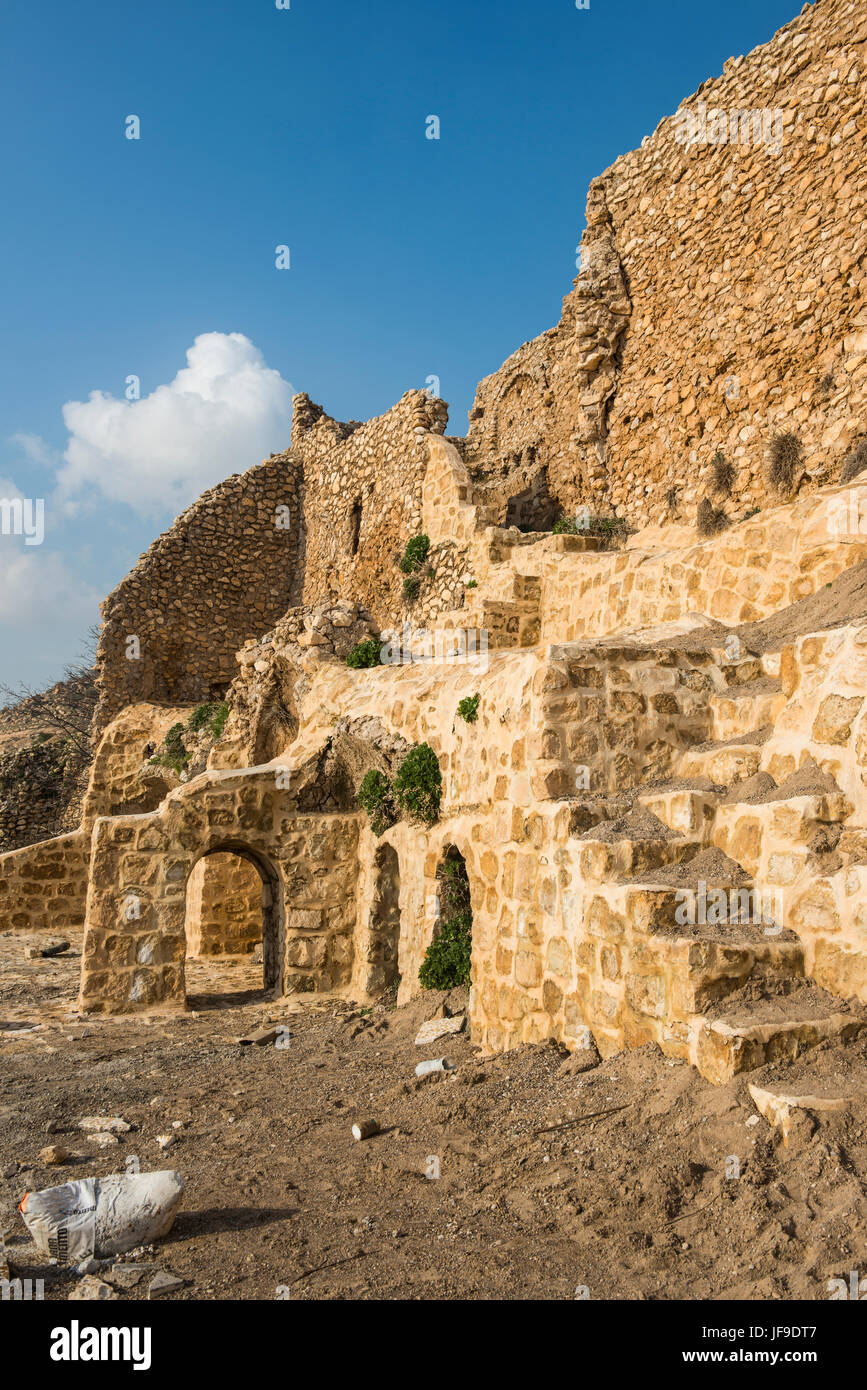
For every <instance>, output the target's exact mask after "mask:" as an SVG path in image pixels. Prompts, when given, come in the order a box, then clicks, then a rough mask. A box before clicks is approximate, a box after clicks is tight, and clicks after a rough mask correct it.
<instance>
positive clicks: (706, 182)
mask: <svg viewBox="0 0 867 1390" xmlns="http://www.w3.org/2000/svg"><path fill="white" fill-rule="evenodd" d="M752 113H757V116H758V122H757V123H756V117H755V116H754V115H753V114H752ZM865 123H867V14H865V12H864V8H863V5H861V4H858V3H855V2H854V0H819V3H816V4H813V5H808V6H805V7H804V9H803V10H802V12H801V13H800V14H799V15H798V16H797V17H796V18H795V19H793V20H792V21H791V23H789V24H787V25H785V26H784V27H783V28H782V29H780V30H779V32H778V33H777V34H776V35H775V36H774V37H773V38H772V39H771V41H770V42H769V43H767V44H764V45H763V46H761V47H760V48H757V49H755V50H754V51H753V52H752V53H750V54H748V55H747V56H745V57H739V58H731V59H729V60H728V62H726V63H725V65H724V68H723V72H722V74H721V75H720V76H719V77H716V78H714V79H711V80H708V81H707V82H704V83H702V85H701V87H700V88H699V89H698V91H697V92H696V93H695V94H694V95H693V96H691V97H689V98H687V99H686V100H685V101H684V102H683V103H682V104H681V106H680V108H679V109H678V112H677V113H676V114H675V115H673V116H670V117H667V118H666V119H665V120H663V121H662V122H661V123H660V125H659V126H658V127H657V129H656V131H655V132H654V133H653V134H652V135H650V136H648V137H647V138H645V139H644V140H643V141H642V144H641V146H640V148H638V149H636V150H633V151H631V152H630V153H628V154H625V155H623V156H622V157H621V158H619V159H617V160H616V161H615V163H614V164H612V165H611V167H610V168H609V169H607V170H606V171H605V172H604V173H603V174H601V175H600V176H599V178H597V179H596V180H595V181H594V182H593V184H592V185H591V188H590V192H589V196H588V203H587V227H586V231H585V234H584V237H583V239H582V243H581V248H582V266H583V268H582V269H581V271H580V273H579V275H578V276H577V278H576V280H575V285H574V289H573V290H572V291H571V292H570V293H569V294H568V295H567V296H566V299H565V300H564V305H563V316H562V318H561V320H560V323H559V324H558V325H557V326H556V327H555V328H552V329H549V330H548V331H547V332H546V333H543V334H542V335H541V337H539V338H536V339H534V340H533V341H532V342H530V343H526V344H524V346H523V347H521V348H520V349H519V350H518V351H517V352H516V353H514V354H513V355H512V356H511V357H510V358H509V359H508V361H507V362H505V363H504V364H503V366H502V367H501V368H500V369H499V370H498V371H497V372H495V373H494V374H493V375H492V376H489V377H487V378H486V379H485V380H484V381H482V382H481V383H480V385H479V388H478V391H477V394H476V399H475V403H474V406H473V409H472V410H471V412H470V428H469V433H468V436H467V440H466V451H465V452H466V459H467V463H468V466H469V467H470V470H471V472H472V473H473V476H474V478H476V479H477V480H478V481H479V483H480V485H481V486H482V488H483V490H484V493H485V495H486V497H487V499H488V501H489V502H490V504H491V505H492V506H493V507H494V508H495V509H496V511H497V515H496V520H497V521H498V522H499V523H500V524H504V523H505V522H506V519H507V518H506V507H507V502H508V499H509V497H510V496H515V495H516V494H519V493H521V492H523V491H525V490H526V489H528V488H529V487H530V486H531V484H532V483H533V482H534V480H535V479H536V477H537V475H538V474H539V472H540V471H541V470H545V472H546V474H547V484H548V486H549V488H550V490H551V493H552V494H553V495H554V497H555V498H556V500H557V502H558V504H559V506H560V507H561V508H562V509H563V510H564V511H565V512H567V513H572V512H574V511H575V510H576V509H577V508H578V507H579V506H582V505H585V504H586V505H589V506H590V508H591V509H592V510H593V511H594V512H598V513H603V514H606V513H610V512H612V511H613V512H615V513H616V514H617V515H619V516H623V517H626V518H628V519H629V520H630V521H631V522H633V523H634V524H635V525H639V526H640V525H644V524H647V523H648V522H654V523H658V522H661V521H663V520H665V519H671V517H672V516H677V517H680V518H683V519H688V520H689V521H693V520H694V517H695V509H696V506H697V504H698V502H699V500H700V499H701V498H702V497H704V496H712V497H713V500H714V502H715V504H717V505H720V506H722V507H724V508H725V510H726V511H727V512H728V513H729V514H730V515H732V516H743V515H744V514H745V512H746V511H747V510H748V509H749V508H751V507H756V506H766V505H768V504H772V503H773V502H774V501H777V500H780V499H779V497H778V496H777V495H776V494H774V493H773V492H771V491H770V490H769V486H768V483H767V480H766V477H765V463H766V456H767V450H768V445H769V443H770V441H771V439H772V438H773V436H774V435H776V434H778V433H780V432H789V431H791V432H793V433H794V434H796V435H797V437H798V439H799V441H800V444H801V446H802V450H803V462H804V469H805V473H804V478H803V483H802V484H801V485H802V487H804V488H805V489H807V490H812V489H813V488H815V487H816V486H817V485H818V484H819V483H820V482H822V481H827V480H828V479H829V478H833V477H834V476H835V472H834V470H835V469H836V468H837V466H838V465H839V463H840V461H841V460H842V458H843V457H844V455H845V454H846V452H847V450H848V448H849V447H850V446H851V444H852V442H853V441H854V440H855V439H857V438H859V437H863V436H864V435H865V434H867V309H865V303H864V300H865V286H867V278H865V277H867V239H865V226H867V163H865V161H864V158H863V131H864V128H865ZM717 452H722V454H723V455H724V456H725V457H726V459H727V460H728V461H729V462H730V463H731V464H732V465H733V467H734V469H735V471H736V480H735V483H734V486H733V488H732V493H731V496H730V497H726V496H724V495H717V496H715V495H714V490H713V486H712V478H711V473H712V469H711V464H712V460H713V458H714V456H715V455H716V454H717ZM797 481H798V479H797V477H796V484H797Z"/></svg>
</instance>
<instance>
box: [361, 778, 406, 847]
mask: <svg viewBox="0 0 867 1390" xmlns="http://www.w3.org/2000/svg"><path fill="white" fill-rule="evenodd" d="M357 797H358V804H359V806H361V808H362V809H363V810H365V811H366V812H367V814H368V816H369V817H370V828H371V830H372V831H373V833H374V835H381V834H382V833H383V831H385V830H387V829H388V827H389V826H390V825H394V822H395V821H396V820H397V814H396V812H395V808H394V789H393V787H392V785H391V782H390V781H389V780H388V778H387V777H386V775H385V773H384V772H380V771H379V770H378V768H375V767H372V768H371V769H370V771H369V772H365V774H364V776H363V778H362V779H361V785H360V787H359V788H358V792H357Z"/></svg>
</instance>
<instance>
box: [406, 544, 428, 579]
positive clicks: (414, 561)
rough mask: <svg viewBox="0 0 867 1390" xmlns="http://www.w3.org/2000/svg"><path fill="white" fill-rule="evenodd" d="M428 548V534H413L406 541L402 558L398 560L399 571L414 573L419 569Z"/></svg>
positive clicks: (425, 557)
mask: <svg viewBox="0 0 867 1390" xmlns="http://www.w3.org/2000/svg"><path fill="white" fill-rule="evenodd" d="M429 550H430V537H429V536H413V538H412V540H411V541H407V543H406V550H405V551H404V552H403V559H402V560H401V561H400V570H401V573H402V574H414V573H415V572H416V570H420V569H421V567H422V565H423V564H424V562H425V560H426V559H427V554H428V551H429Z"/></svg>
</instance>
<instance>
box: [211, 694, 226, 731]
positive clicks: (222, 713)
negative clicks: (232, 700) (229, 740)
mask: <svg viewBox="0 0 867 1390" xmlns="http://www.w3.org/2000/svg"><path fill="white" fill-rule="evenodd" d="M228 718H229V705H228V702H227V701H226V700H224V701H223V703H222V704H221V705H217V709H216V712H215V714H214V717H213V719H212V720H211V724H210V734H211V737H212V738H213V739H214V740H215V741H216V740H217V739H218V738H220V737H221V736H222V733H223V730H224V729H225V727H226V720H227V719H228Z"/></svg>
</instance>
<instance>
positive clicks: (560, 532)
mask: <svg viewBox="0 0 867 1390" xmlns="http://www.w3.org/2000/svg"><path fill="white" fill-rule="evenodd" d="M551 533H552V535H555V536H577V534H578V524H577V522H576V521H575V519H574V517H571V516H561V517H560V520H559V521H555V522H554V525H553V526H552V527H551Z"/></svg>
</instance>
